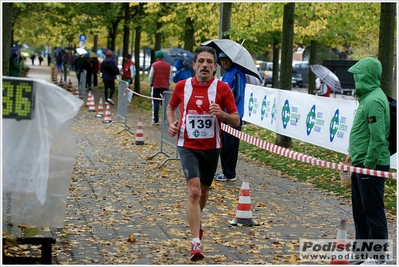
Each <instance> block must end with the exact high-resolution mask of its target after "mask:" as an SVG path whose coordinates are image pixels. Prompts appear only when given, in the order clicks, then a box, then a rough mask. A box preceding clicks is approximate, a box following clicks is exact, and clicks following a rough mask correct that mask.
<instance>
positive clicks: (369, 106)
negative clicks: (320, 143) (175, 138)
mask: <svg viewBox="0 0 399 267" xmlns="http://www.w3.org/2000/svg"><path fill="white" fill-rule="evenodd" d="M348 72H350V73H353V77H354V80H355V87H356V93H355V95H356V96H357V97H358V101H359V107H358V108H357V111H356V114H355V117H354V119H353V126H352V128H351V132H350V135H349V148H348V152H349V153H348V156H347V158H346V161H345V163H346V164H348V165H351V166H356V167H360V168H367V169H371V170H380V171H389V168H390V152H389V149H388V146H389V142H388V140H387V139H388V136H389V132H390V111H389V103H388V100H387V97H386V95H385V93H384V92H383V91H382V89H381V88H380V84H381V74H382V66H381V62H380V61H378V60H377V59H375V58H371V57H369V58H364V59H362V60H360V61H358V62H357V63H356V64H355V65H353V66H352V67H350V68H349V70H348ZM384 181H385V179H384V178H381V177H377V176H372V175H367V174H361V173H355V172H353V173H352V177H351V182H352V213H353V220H354V223H355V232H356V240H370V241H371V240H372V241H374V243H375V242H377V241H379V242H382V244H385V243H386V241H387V239H388V224H387V219H386V215H385V210H384ZM358 244H360V242H358ZM359 247H363V244H361V245H359ZM362 252H364V253H365V252H368V251H362ZM381 253H382V251H381ZM376 254H377V253H376V252H374V253H373V252H371V253H368V255H369V256H371V257H374V256H378V257H379V259H381V258H380V256H381V255H379V254H377V255H376ZM384 256H385V255H384ZM364 264H368V265H370V264H371V265H376V264H385V261H380V260H376V259H367V260H366V261H365V262H364Z"/></svg>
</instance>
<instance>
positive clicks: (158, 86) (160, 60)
mask: <svg viewBox="0 0 399 267" xmlns="http://www.w3.org/2000/svg"><path fill="white" fill-rule="evenodd" d="M155 55H156V57H157V60H156V61H155V62H154V63H152V65H151V68H150V74H149V77H148V84H149V85H150V86H151V97H152V124H153V125H158V124H159V106H160V104H161V103H162V100H160V99H162V98H163V97H162V93H163V92H164V91H167V90H169V85H170V80H171V72H172V66H171V65H169V63H167V62H166V61H165V60H164V54H163V52H162V50H159V51H157V52H156V54H155Z"/></svg>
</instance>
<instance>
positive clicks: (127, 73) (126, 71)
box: [122, 54, 136, 86]
mask: <svg viewBox="0 0 399 267" xmlns="http://www.w3.org/2000/svg"><path fill="white" fill-rule="evenodd" d="M135 76H136V66H135V65H134V62H133V61H132V55H130V54H127V55H126V56H125V63H124V64H123V70H122V80H124V81H126V82H128V83H129V86H131V85H132V83H133V79H134V77H135Z"/></svg>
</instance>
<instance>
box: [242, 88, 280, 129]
mask: <svg viewBox="0 0 399 267" xmlns="http://www.w3.org/2000/svg"><path fill="white" fill-rule="evenodd" d="M278 95H279V90H276V89H272V88H267V87H263V86H256V85H251V84H247V87H246V90H245V104H244V110H245V111H244V117H243V120H245V121H247V122H250V123H253V124H256V125H258V126H260V127H263V128H266V129H268V130H271V131H273V132H276V131H277V123H278V121H277V117H276V116H277V99H278Z"/></svg>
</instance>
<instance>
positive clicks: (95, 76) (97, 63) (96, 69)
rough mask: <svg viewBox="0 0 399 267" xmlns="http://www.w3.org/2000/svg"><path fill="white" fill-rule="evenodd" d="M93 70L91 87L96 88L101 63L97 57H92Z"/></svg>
mask: <svg viewBox="0 0 399 267" xmlns="http://www.w3.org/2000/svg"><path fill="white" fill-rule="evenodd" d="M93 64H94V72H93V89H98V73H99V72H100V68H101V64H100V61H99V60H98V58H97V57H96V58H93Z"/></svg>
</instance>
